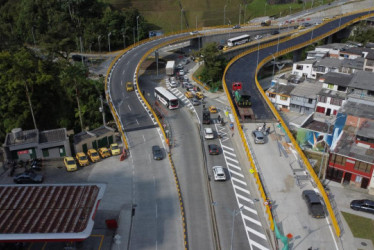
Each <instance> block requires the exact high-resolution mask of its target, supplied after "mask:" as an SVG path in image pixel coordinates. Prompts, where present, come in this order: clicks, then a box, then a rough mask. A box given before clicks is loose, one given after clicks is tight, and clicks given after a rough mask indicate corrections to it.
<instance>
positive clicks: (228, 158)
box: [225, 156, 239, 164]
mask: <svg viewBox="0 0 374 250" xmlns="http://www.w3.org/2000/svg"><path fill="white" fill-rule="evenodd" d="M225 158H226V159H227V160H230V161H233V162H235V163H237V164H239V161H237V160H236V159H234V158H231V157H228V156H225Z"/></svg>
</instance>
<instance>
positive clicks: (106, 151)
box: [98, 147, 110, 159]
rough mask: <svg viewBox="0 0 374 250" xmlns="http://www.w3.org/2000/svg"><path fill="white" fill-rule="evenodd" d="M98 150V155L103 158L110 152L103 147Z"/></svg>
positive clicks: (108, 155)
mask: <svg viewBox="0 0 374 250" xmlns="http://www.w3.org/2000/svg"><path fill="white" fill-rule="evenodd" d="M98 152H99V155H100V157H101V158H103V159H105V158H108V157H110V152H109V150H108V149H107V148H105V147H103V148H99V150H98Z"/></svg>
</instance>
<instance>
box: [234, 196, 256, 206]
mask: <svg viewBox="0 0 374 250" xmlns="http://www.w3.org/2000/svg"><path fill="white" fill-rule="evenodd" d="M236 197H237V198H240V199H242V200H245V201H247V202H249V203H251V204H254V203H253V200H251V199H249V198H247V197H245V196H244V195H241V194H238V193H237V194H236Z"/></svg>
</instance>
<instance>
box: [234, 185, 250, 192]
mask: <svg viewBox="0 0 374 250" xmlns="http://www.w3.org/2000/svg"><path fill="white" fill-rule="evenodd" d="M233 186H234V188H235V189H238V190H240V191H242V192H243V193H247V194H251V193H250V192H249V191H248V190H247V189H245V188H242V187H239V186H237V185H233Z"/></svg>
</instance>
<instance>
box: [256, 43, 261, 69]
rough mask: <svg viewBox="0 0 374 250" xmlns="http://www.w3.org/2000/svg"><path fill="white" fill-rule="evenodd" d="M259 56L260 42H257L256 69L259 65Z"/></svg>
mask: <svg viewBox="0 0 374 250" xmlns="http://www.w3.org/2000/svg"><path fill="white" fill-rule="evenodd" d="M259 57H260V42H257V66H256V70H257V67H258V60H259Z"/></svg>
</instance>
